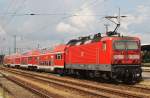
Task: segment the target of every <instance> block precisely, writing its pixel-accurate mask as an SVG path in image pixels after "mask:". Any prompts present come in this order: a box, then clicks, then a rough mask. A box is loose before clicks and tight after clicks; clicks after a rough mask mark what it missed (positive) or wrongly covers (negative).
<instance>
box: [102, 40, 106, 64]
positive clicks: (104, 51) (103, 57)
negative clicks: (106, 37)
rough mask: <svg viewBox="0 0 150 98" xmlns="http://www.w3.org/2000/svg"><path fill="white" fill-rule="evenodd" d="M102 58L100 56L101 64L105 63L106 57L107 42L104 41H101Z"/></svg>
mask: <svg viewBox="0 0 150 98" xmlns="http://www.w3.org/2000/svg"><path fill="white" fill-rule="evenodd" d="M101 54H102V58H101V62H102V64H106V59H107V43H106V41H103V42H102V53H101Z"/></svg>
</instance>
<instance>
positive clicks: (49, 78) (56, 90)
mask: <svg viewBox="0 0 150 98" xmlns="http://www.w3.org/2000/svg"><path fill="white" fill-rule="evenodd" d="M143 69H145V68H143ZM146 69H148V68H146ZM0 73H1V74H0V75H1V76H0V84H1V88H3V89H4V91H5V93H3V94H1V95H3V96H5V98H27V97H28V98H43V97H44V98H70V97H72V98H106V97H107V98H110V97H112V98H123V97H128V98H134V97H135V98H150V94H149V92H150V72H149V71H146V72H143V74H142V75H143V81H141V82H140V83H139V84H136V85H123V84H113V83H102V82H97V81H90V80H84V79H77V78H72V77H60V76H57V75H54V74H49V73H39V72H32V71H27V70H18V69H13V68H9V69H8V68H4V67H0Z"/></svg>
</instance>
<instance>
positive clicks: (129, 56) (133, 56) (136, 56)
mask: <svg viewBox="0 0 150 98" xmlns="http://www.w3.org/2000/svg"><path fill="white" fill-rule="evenodd" d="M128 58H129V59H140V55H128Z"/></svg>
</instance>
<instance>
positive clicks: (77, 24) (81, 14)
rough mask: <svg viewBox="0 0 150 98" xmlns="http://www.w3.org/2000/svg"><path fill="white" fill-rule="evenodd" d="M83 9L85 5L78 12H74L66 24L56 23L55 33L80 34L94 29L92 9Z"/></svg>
mask: <svg viewBox="0 0 150 98" xmlns="http://www.w3.org/2000/svg"><path fill="white" fill-rule="evenodd" d="M84 7H85V5H83V6H81V9H80V10H77V11H74V12H73V13H72V16H71V17H70V18H69V19H68V21H67V22H60V23H58V25H57V26H56V31H58V32H65V33H69V32H74V33H81V32H87V31H88V30H89V29H91V28H94V22H95V20H96V17H95V16H94V12H93V10H92V9H90V8H87V7H85V8H84Z"/></svg>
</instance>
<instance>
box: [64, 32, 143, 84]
mask: <svg viewBox="0 0 150 98" xmlns="http://www.w3.org/2000/svg"><path fill="white" fill-rule="evenodd" d="M65 70H66V72H67V73H71V74H72V73H73V74H79V75H83V76H91V77H99V76H102V77H105V78H110V79H114V80H117V81H124V82H136V81H139V80H140V79H141V72H142V71H141V55H140V40H139V38H136V37H127V36H105V37H101V34H96V35H95V36H94V37H93V38H90V37H82V38H79V39H75V40H71V41H70V42H69V43H68V44H67V47H66V50H65Z"/></svg>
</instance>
